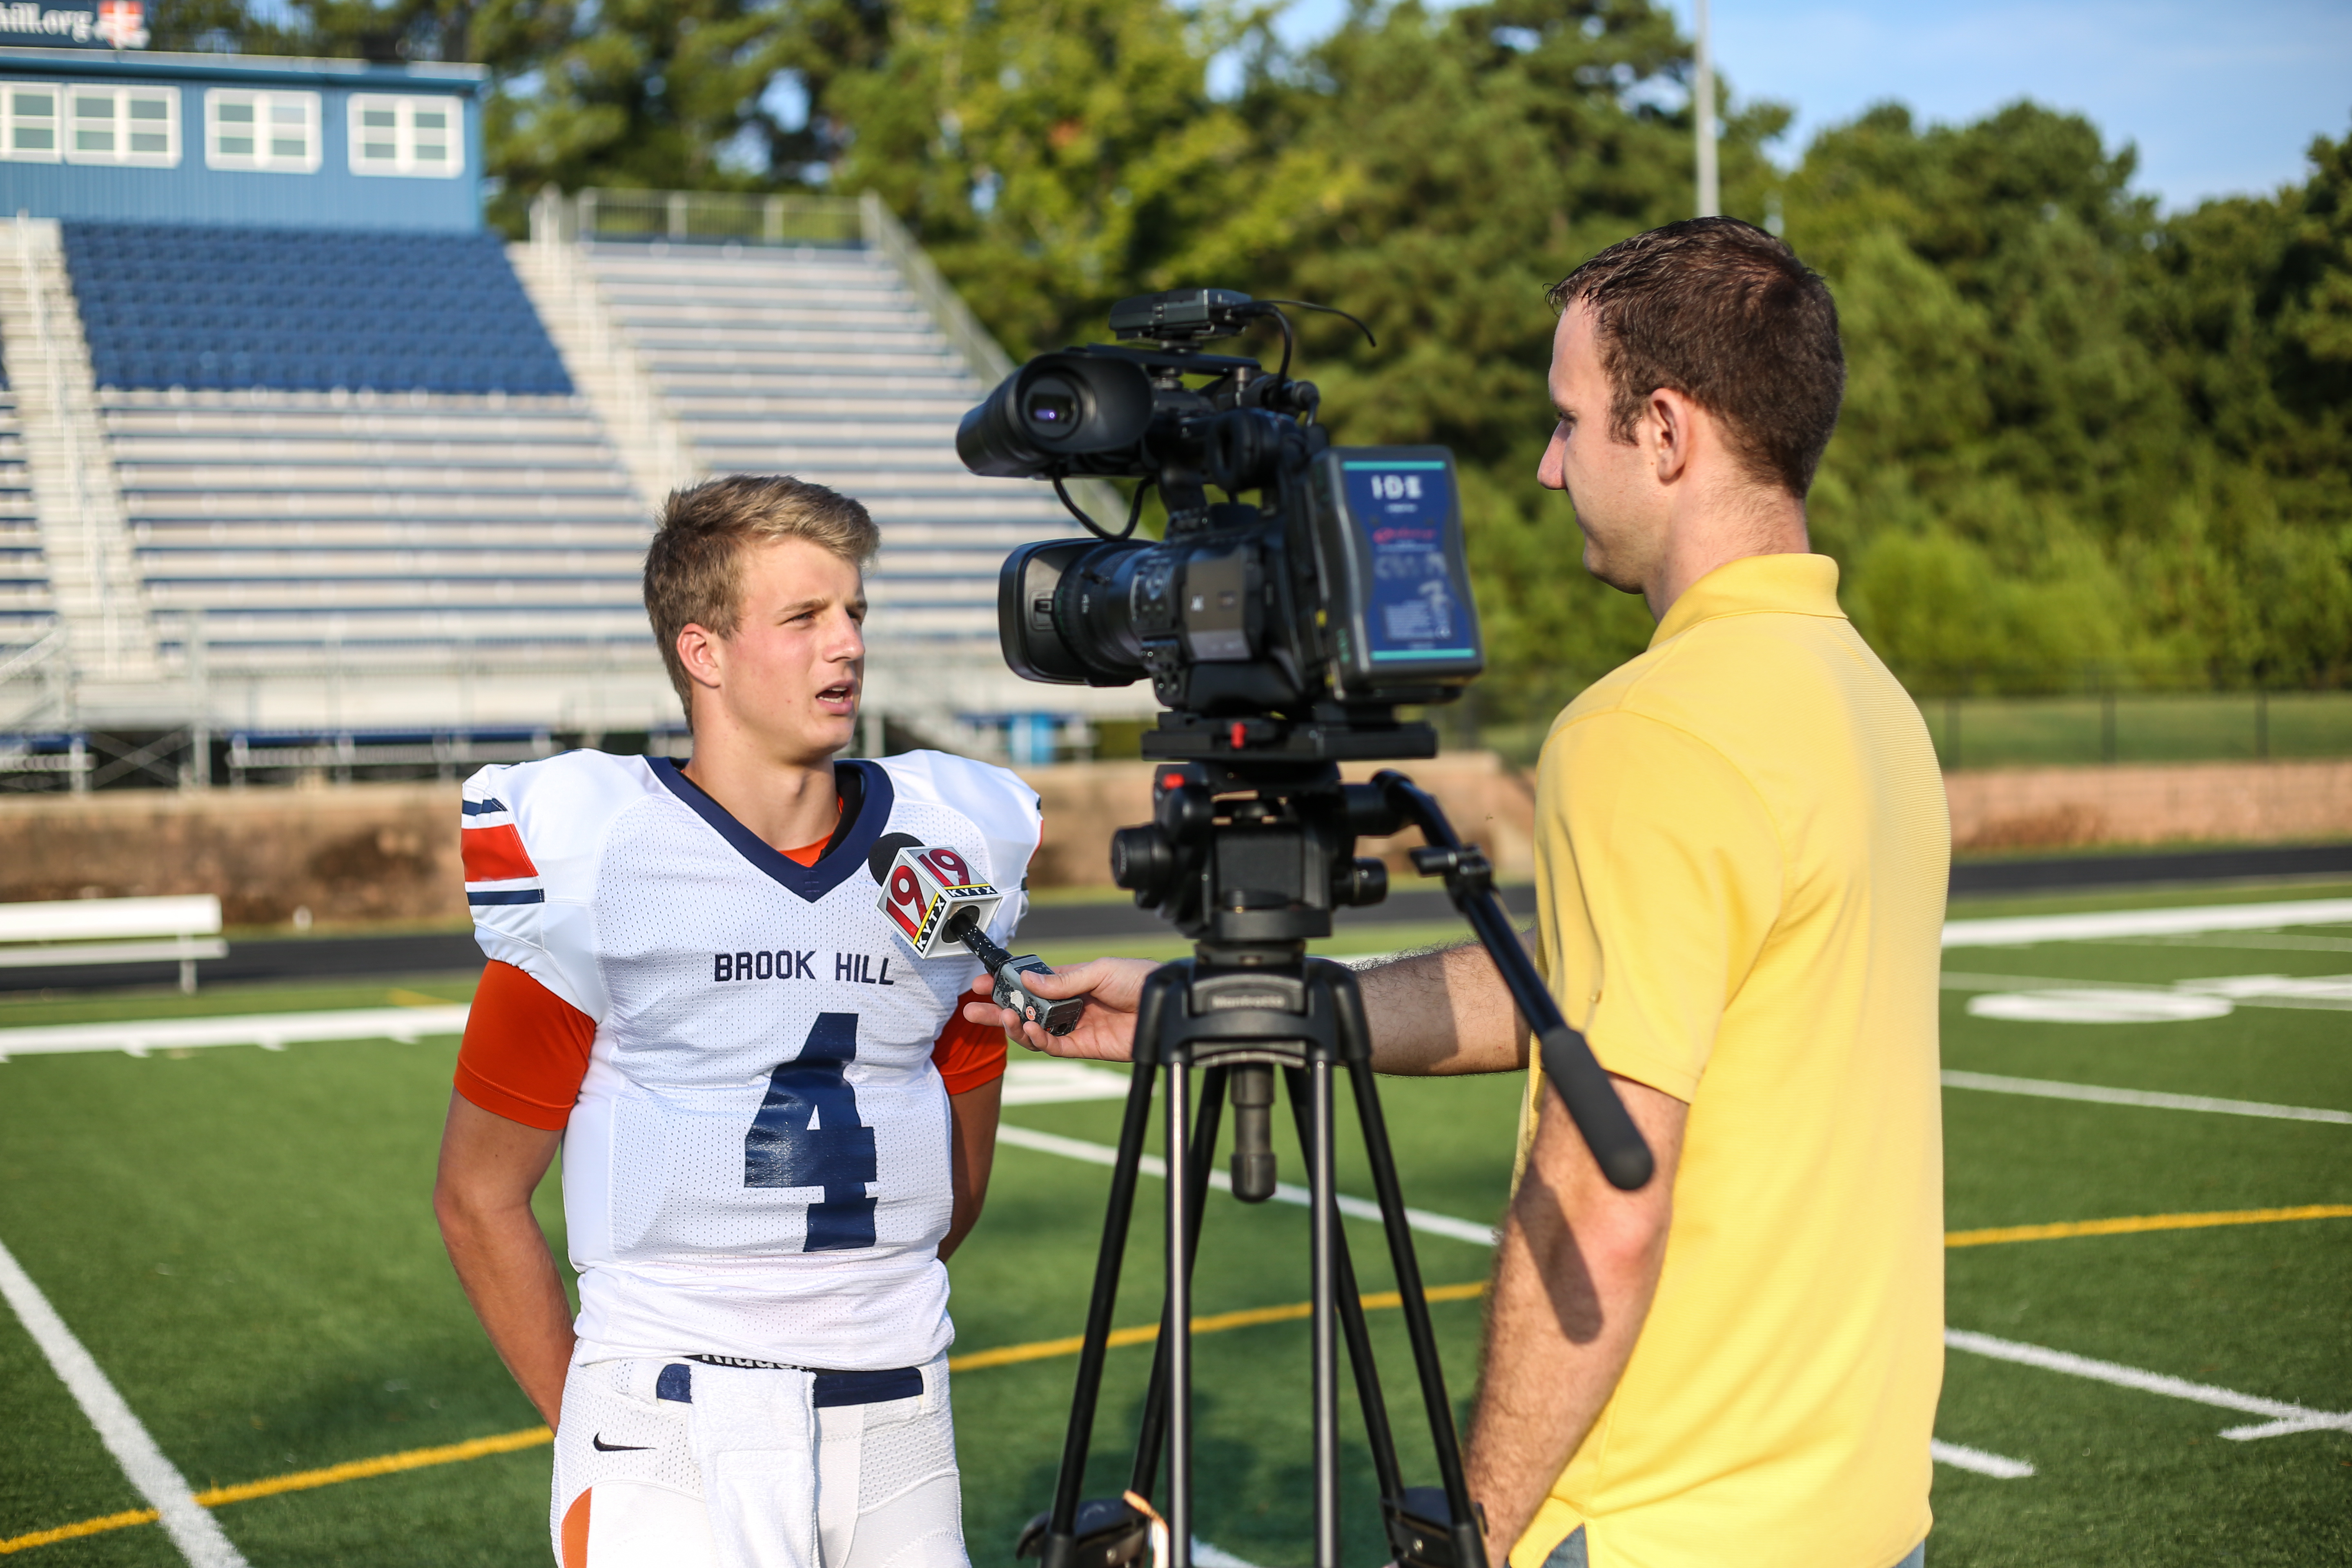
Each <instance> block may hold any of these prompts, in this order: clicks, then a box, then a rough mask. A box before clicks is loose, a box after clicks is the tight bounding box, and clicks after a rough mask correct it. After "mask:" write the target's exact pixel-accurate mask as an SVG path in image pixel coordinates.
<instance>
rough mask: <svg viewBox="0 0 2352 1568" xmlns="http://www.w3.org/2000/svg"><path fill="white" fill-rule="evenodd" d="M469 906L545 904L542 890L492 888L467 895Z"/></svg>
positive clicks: (544, 893) (545, 893) (545, 892)
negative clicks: (484, 891) (485, 891)
mask: <svg viewBox="0 0 2352 1568" xmlns="http://www.w3.org/2000/svg"><path fill="white" fill-rule="evenodd" d="M466 901H467V903H469V904H543V903H545V902H547V889H544V888H494V889H491V890H490V891H488V892H487V893H467V895H466Z"/></svg>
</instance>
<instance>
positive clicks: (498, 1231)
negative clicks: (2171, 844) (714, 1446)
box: [433, 1093, 573, 1426]
mask: <svg viewBox="0 0 2352 1568" xmlns="http://www.w3.org/2000/svg"><path fill="white" fill-rule="evenodd" d="M562 1142H563V1134H562V1132H560V1131H559V1132H551V1131H544V1130H542V1129H541V1128H537V1127H526V1126H524V1125H523V1124H522V1123H521V1122H520V1121H508V1120H507V1119H506V1118H505V1117H503V1116H497V1115H493V1114H492V1113H491V1112H489V1111H487V1110H483V1109H482V1108H481V1107H479V1106H478V1105H476V1104H474V1103H473V1102H472V1101H471V1100H467V1099H466V1098H465V1097H464V1096H463V1095H460V1094H454V1093H453V1094H452V1095H450V1097H449V1120H448V1121H447V1123H446V1125H445V1126H444V1127H443V1129H442V1132H441V1165H440V1172H439V1174H438V1176H437V1177H436V1180H435V1182H434V1184H433V1213H434V1217H435V1218H436V1219H438V1220H439V1221H440V1222H441V1241H442V1245H443V1246H445V1247H447V1248H448V1249H449V1261H450V1263H451V1265H452V1266H453V1267H455V1268H456V1269H457V1283H458V1284H459V1285H461V1286H463V1287H464V1288H465V1291H466V1300H468V1301H470V1302H471V1303H473V1308H474V1315H475V1316H476V1317H478V1318H479V1319H481V1321H482V1327H483V1329H484V1330H486V1331H488V1334H489V1336H490V1343H491V1345H492V1347H494V1348H495V1349H496V1350H497V1351H498V1352H499V1360H500V1361H503V1362H504V1363H506V1365H507V1371H509V1373H513V1374H514V1380H515V1382H516V1383H517V1384H520V1386H521V1388H522V1392H523V1395H524V1397H526V1398H528V1399H529V1400H530V1402H531V1404H532V1405H536V1406H537V1407H538V1409H539V1413H540V1415H541V1416H543V1417H545V1418H546V1421H547V1424H548V1425H549V1426H554V1425H556V1423H557V1421H558V1419H559V1418H560V1417H561V1416H562V1408H563V1377H564V1373H566V1372H567V1371H568V1370H569V1369H570V1367H571V1364H572V1342H573V1340H572V1302H571V1300H570V1298H568V1297H567V1296H565V1294H564V1293H563V1277H562V1273H561V1272H560V1271H559V1270H558V1268H556V1263H555V1255H554V1254H553V1253H552V1252H551V1251H550V1250H549V1249H548V1245H547V1237H546V1234H545V1233H544V1232H542V1231H541V1229H540V1228H539V1216H538V1215H534V1214H533V1213H531V1208H530V1198H531V1194H532V1193H534V1192H536V1191H537V1190H538V1188H539V1184H540V1179H541V1177H543V1176H545V1175H546V1174H547V1167H548V1165H549V1164H550V1163H551V1162H552V1161H553V1160H554V1158H555V1151H556V1149H557V1148H558V1147H559V1146H560V1145H561V1144H562Z"/></svg>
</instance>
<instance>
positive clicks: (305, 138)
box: [205, 89, 319, 174]
mask: <svg viewBox="0 0 2352 1568" xmlns="http://www.w3.org/2000/svg"><path fill="white" fill-rule="evenodd" d="M205 163H206V164H207V165H209V166H210V167H212V168H215V169H268V170H274V171H280V172H285V173H291V174H309V173H310V171H312V170H314V169H316V168H317V167H318V166H319V95H318V94H317V93H315V92H245V91H236V90H231V89H215V90H213V91H211V92H207V93H206V94H205Z"/></svg>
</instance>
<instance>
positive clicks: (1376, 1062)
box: [963, 942, 1528, 1077]
mask: <svg viewBox="0 0 2352 1568" xmlns="http://www.w3.org/2000/svg"><path fill="white" fill-rule="evenodd" d="M1158 967H1159V965H1158V964H1156V963H1152V962H1151V961H1150V960H1149V959H1142V958H1097V959H1092V960H1089V961H1088V962H1087V963H1074V964H1070V965H1068V966H1066V967H1065V968H1063V969H1060V970H1057V971H1056V972H1055V973H1052V974H1039V975H1032V976H1030V977H1028V984H1030V986H1031V987H1032V988H1033V989H1034V990H1035V991H1036V993H1037V994H1039V995H1041V996H1045V997H1049V998H1053V999H1056V1000H1058V999H1059V998H1061V997H1064V996H1077V995H1084V996H1085V997H1086V998H1087V1010H1086V1015H1085V1016H1083V1017H1082V1018H1081V1019H1080V1020H1079V1021H1078V1026H1077V1028H1076V1030H1075V1031H1073V1032H1072V1033H1070V1034H1068V1035H1066V1036H1058V1037H1057V1036H1054V1035H1049V1034H1047V1033H1045V1030H1043V1029H1041V1028H1039V1027H1038V1026H1036V1025H1034V1024H1024V1023H1023V1022H1022V1020H1021V1017H1020V1015H1018V1014H1016V1013H1013V1012H1010V1011H1008V1010H1006V1009H1004V1008H1002V1007H999V1006H997V1005H994V1004H993V1003H992V1002H987V1001H967V1002H966V1003H965V1005H964V1010H963V1012H964V1016H965V1018H967V1019H968V1020H970V1021H971V1022H972V1023H975V1024H986V1025H988V1026H991V1027H998V1028H1003V1029H1004V1030H1006V1031H1008V1032H1010V1033H1012V1034H1013V1035H1014V1036H1016V1037H1020V1038H1023V1039H1025V1040H1026V1041H1027V1042H1028V1043H1029V1046H1030V1047H1031V1048H1032V1049H1034V1050H1040V1051H1045V1052H1048V1053H1050V1054H1051V1055H1054V1056H1057V1057H1076V1058H1081V1059H1085V1060H1091V1061H1121V1062H1123V1061H1128V1060H1130V1059H1132V1055H1133V1051H1134V1045H1135V1015H1136V1007H1137V1005H1138V1004H1139V1002H1140V1000H1141V999H1142V995H1143V982H1144V980H1145V978H1146V977H1147V976H1149V975H1150V973H1151V972H1152V971H1153V970H1154V969H1156V968H1158ZM1357 978H1358V983H1359V984H1360V985H1361V986H1362V987H1363V993H1364V1014H1365V1016H1366V1017H1367V1018H1368V1019H1370V1023H1371V1027H1372V1066H1373V1067H1374V1068H1376V1069H1377V1070H1379V1071H1381V1072H1384V1073H1398V1074H1403V1075H1408V1076H1413V1077H1419V1076H1423V1075H1430V1076H1438V1075H1451V1074H1455V1073H1476V1072H1507V1071H1510V1070H1511V1069H1513V1068H1521V1067H1525V1066H1526V1065H1527V1059H1528V1033H1527V1026H1526V1025H1525V1024H1523V1023H1521V1022H1520V1021H1519V1015H1518V1010H1517V1008H1515V1007H1514V1006H1512V1005H1511V994H1510V992H1509V991H1508V990H1507V989H1505V987H1504V985H1503V977H1502V976H1501V975H1500V974H1499V973H1496V969H1495V961H1494V960H1493V959H1491V958H1488V957H1487V956H1486V949H1484V948H1482V947H1480V946H1478V945H1477V944H1476V943H1475V942H1472V943H1468V944H1465V945H1464V946H1461V947H1449V948H1444V949H1441V950H1439V951H1437V952H1424V953H1414V954H1412V955H1410V956H1408V957H1404V958H1401V959H1397V960H1394V961H1393V962H1391V963H1379V964H1374V965H1372V966H1371V967H1370V968H1368V969H1364V970H1361V971H1360V972H1359V973H1358V976H1357ZM988 989H989V982H988V979H987V977H986V976H985V975H983V976H982V977H981V978H980V979H979V980H977V981H974V982H973V983H972V994H974V995H977V996H982V997H985V996H986V995H987V994H988Z"/></svg>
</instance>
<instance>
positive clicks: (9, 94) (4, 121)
mask: <svg viewBox="0 0 2352 1568" xmlns="http://www.w3.org/2000/svg"><path fill="white" fill-rule="evenodd" d="M19 92H46V93H47V94H48V95H49V104H50V114H49V117H48V121H47V131H48V132H49V144H48V146H47V147H46V148H41V147H26V148H19V147H18V146H17V145H16V124H17V121H16V94H17V93H19ZM65 108H66V84H65V83H63V82H61V81H0V158H5V159H6V160H7V161H8V162H9V163H58V162H61V161H62V160H63V159H64V157H65V140H66V133H65V126H66V116H65ZM41 123H42V122H41V121H39V120H38V119H37V118H36V119H34V120H33V121H29V122H28V125H27V128H28V129H30V128H33V127H37V126H39V125H40V124H41Z"/></svg>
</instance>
